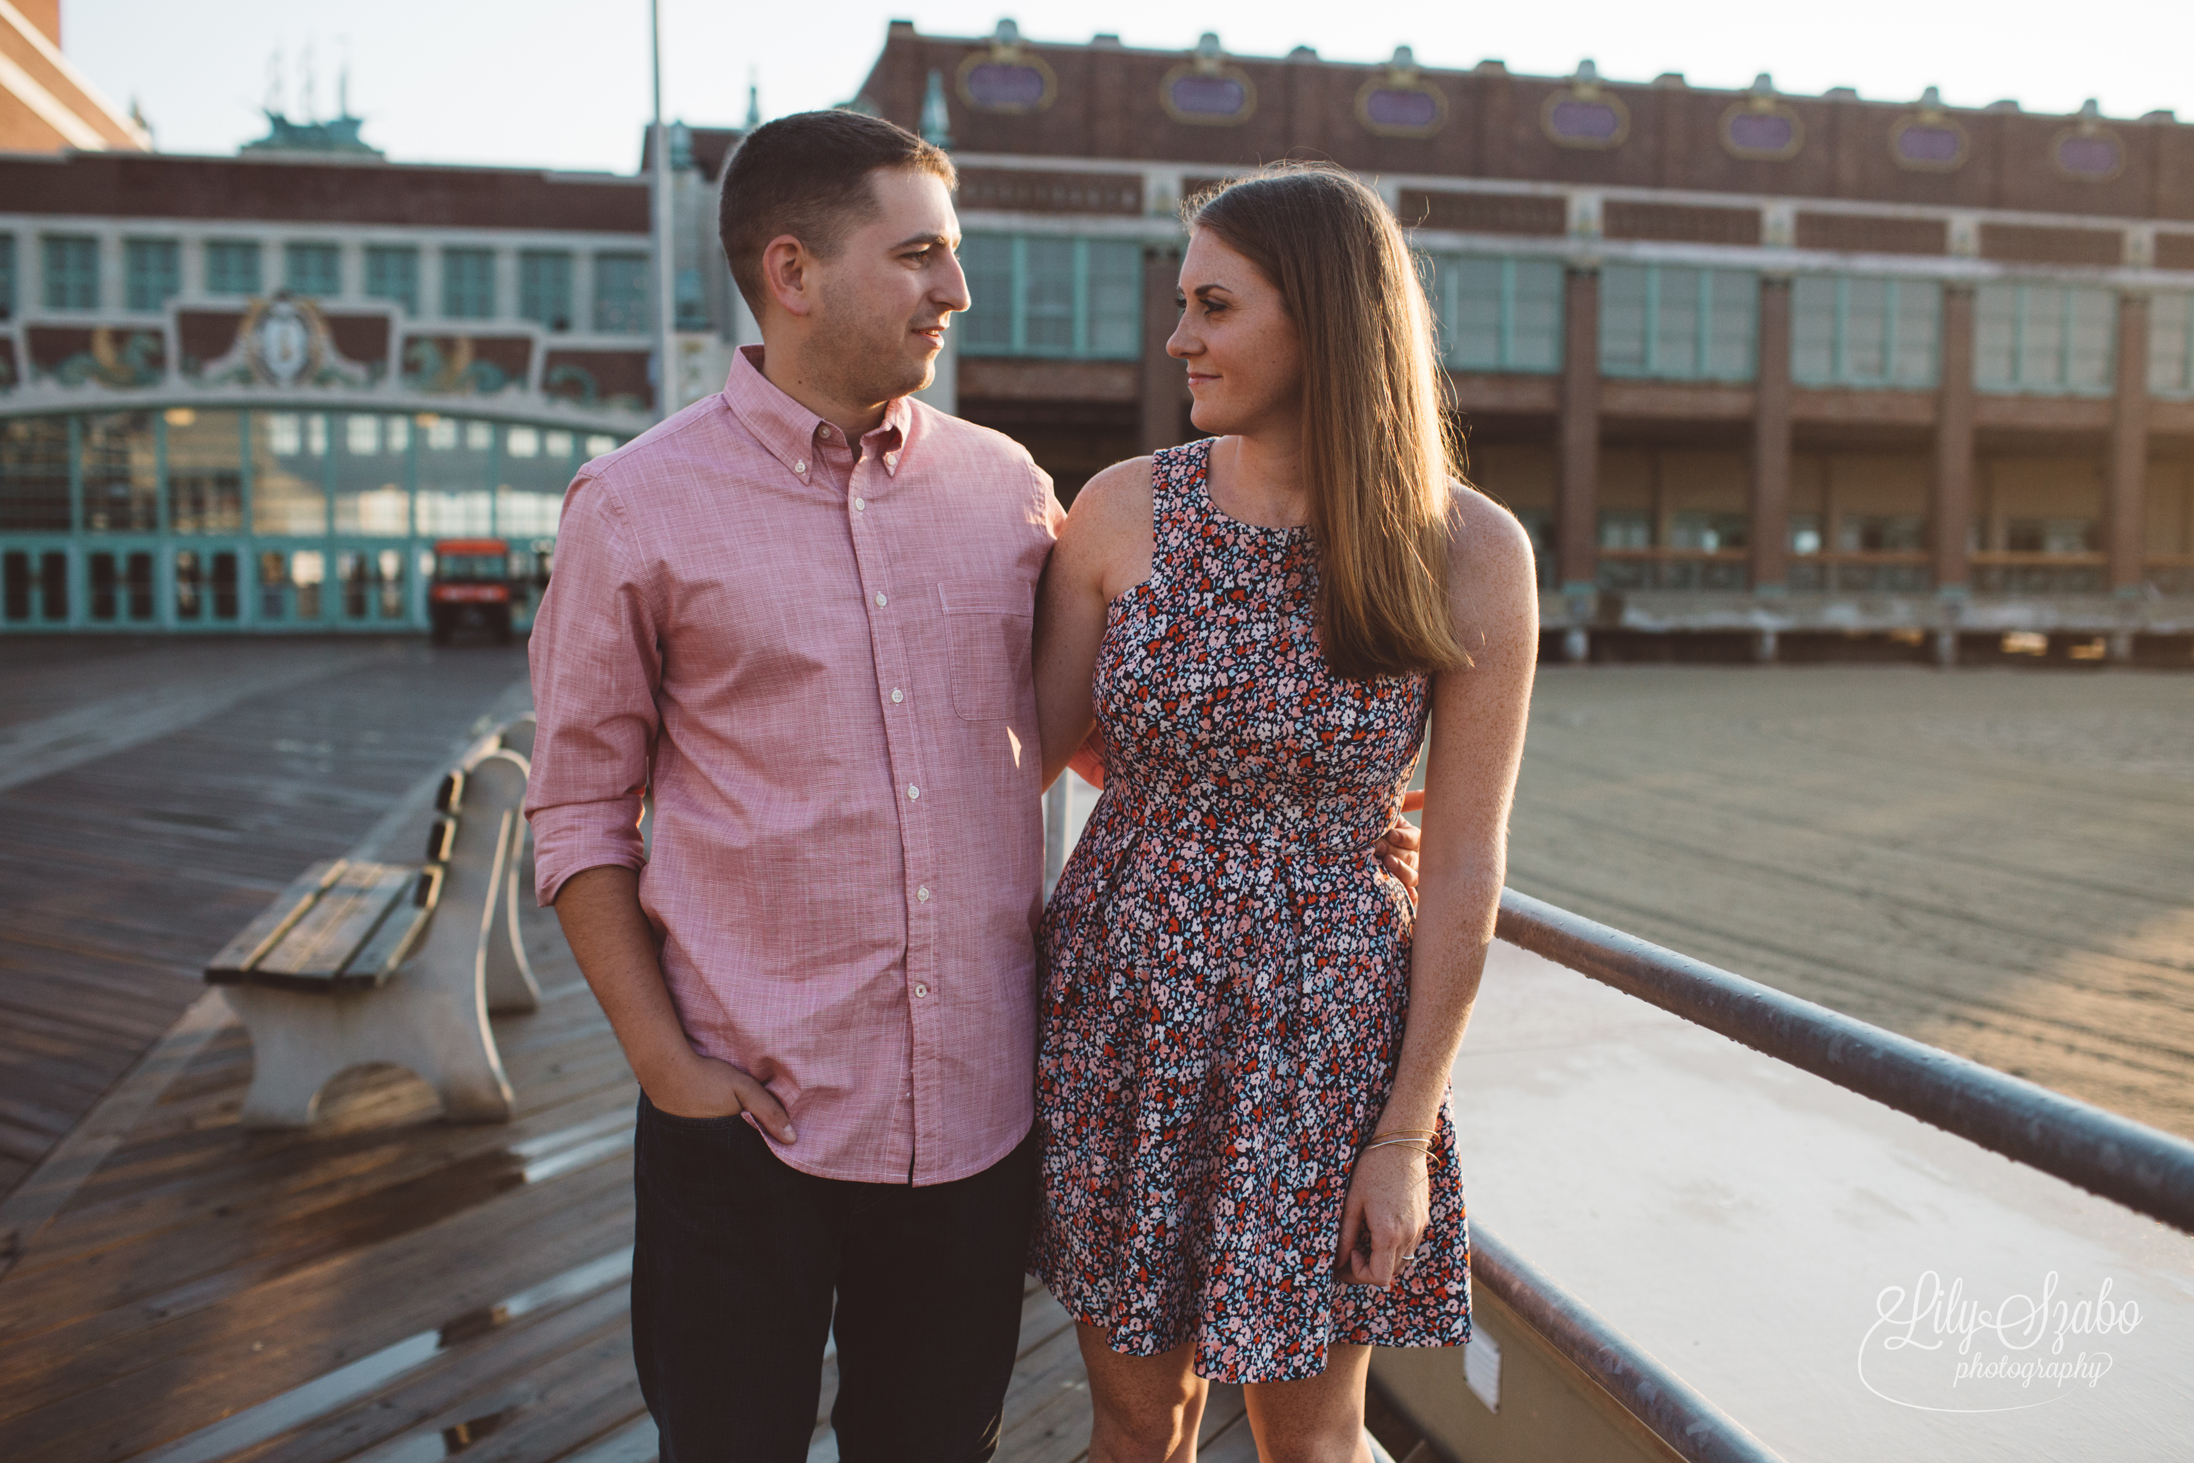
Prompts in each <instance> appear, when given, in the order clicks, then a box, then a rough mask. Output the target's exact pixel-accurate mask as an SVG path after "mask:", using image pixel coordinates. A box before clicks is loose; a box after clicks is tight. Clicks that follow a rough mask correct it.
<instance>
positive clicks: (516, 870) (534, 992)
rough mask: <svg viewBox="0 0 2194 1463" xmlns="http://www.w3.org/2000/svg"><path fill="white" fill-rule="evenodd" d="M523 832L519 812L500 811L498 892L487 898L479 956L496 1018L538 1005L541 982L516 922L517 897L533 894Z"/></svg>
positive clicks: (524, 829)
mask: <svg viewBox="0 0 2194 1463" xmlns="http://www.w3.org/2000/svg"><path fill="white" fill-rule="evenodd" d="M526 835H527V829H526V820H525V815H524V814H523V813H520V812H518V811H517V810H516V809H513V810H511V811H509V812H506V813H504V814H503V828H502V831H501V834H500V836H499V838H498V839H497V843H498V848H497V851H496V859H495V868H496V874H497V879H496V887H497V890H498V892H497V893H496V894H495V895H494V896H493V897H492V898H490V899H489V900H488V921H487V928H486V929H485V930H483V931H482V932H481V938H482V940H483V942H484V943H483V945H482V947H481V955H480V961H481V972H482V978H483V980H484V981H485V983H486V986H487V996H488V1009H489V1010H490V1011H492V1012H494V1013H495V1014H496V1015H498V1016H508V1015H514V1014H518V1013H522V1012H526V1011H538V1010H540V1009H541V984H540V982H539V981H537V980H535V979H534V978H533V962H532V961H530V960H528V959H527V958H526V942H525V935H524V932H523V931H522V929H521V928H520V926H519V924H518V911H519V908H520V900H521V898H523V899H524V900H526V901H527V902H531V900H532V898H533V885H532V883H531V880H530V877H529V867H528V866H529V864H530V863H531V860H529V859H527V858H526V857H525V856H524V854H525V848H526V843H527V836H526Z"/></svg>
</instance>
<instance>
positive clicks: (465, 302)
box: [442, 249, 495, 320]
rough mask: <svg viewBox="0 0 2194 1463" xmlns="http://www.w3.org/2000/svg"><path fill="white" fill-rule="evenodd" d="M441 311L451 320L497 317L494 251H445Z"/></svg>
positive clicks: (443, 253)
mask: <svg viewBox="0 0 2194 1463" xmlns="http://www.w3.org/2000/svg"><path fill="white" fill-rule="evenodd" d="M442 314H443V316H444V317H445V318H447V319H451V320H489V319H493V318H494V315H495V251H494V250H492V249H444V250H443V251H442Z"/></svg>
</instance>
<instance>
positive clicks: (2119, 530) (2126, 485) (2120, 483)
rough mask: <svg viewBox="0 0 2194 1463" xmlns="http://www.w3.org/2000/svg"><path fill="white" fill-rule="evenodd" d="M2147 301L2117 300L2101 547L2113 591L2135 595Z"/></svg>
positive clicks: (2143, 465) (2141, 519)
mask: <svg viewBox="0 0 2194 1463" xmlns="http://www.w3.org/2000/svg"><path fill="white" fill-rule="evenodd" d="M2147 487H2148V297H2147V296H2146V295H2137V294H2131V293H2128V294H2123V295H2120V296H2119V297H2118V394H2117V401H2116V403H2115V409H2114V410H2113V411H2112V413H2111V420H2110V478H2109V486H2108V489H2107V491H2106V492H2105V493H2104V495H2103V548H2104V551H2105V552H2107V553H2108V554H2109V556H2110V590H2111V593H2113V594H2135V593H2138V592H2139V590H2140V586H2141V557H2142V554H2143V552H2144V550H2146V548H2147V546H2148V545H2147V539H2148V516H2147V503H2146V498H2147Z"/></svg>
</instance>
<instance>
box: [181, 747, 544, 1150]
mask: <svg viewBox="0 0 2194 1463" xmlns="http://www.w3.org/2000/svg"><path fill="white" fill-rule="evenodd" d="M531 744H532V718H531V717H527V718H523V724H522V725H521V724H517V723H514V724H512V725H511V726H507V727H505V728H503V729H502V730H500V731H498V732H496V733H493V734H490V735H489V736H487V737H484V738H482V739H481V740H480V741H479V742H476V743H474V744H473V746H472V747H471V748H470V749H468V750H467V751H466V753H465V756H464V759H463V761H462V763H461V764H460V765H459V766H458V767H457V768H456V769H455V770H453V771H452V772H450V773H449V775H448V776H446V777H445V778H443V780H442V786H441V789H440V792H439V793H438V795H437V797H436V800H435V806H436V810H437V812H438V813H439V814H440V816H439V817H437V818H436V820H435V822H434V825H433V827H432V829H431V830H430V832H429V834H428V839H427V849H426V861H425V862H424V863H423V864H385V863H378V862H374V861H370V860H364V859H330V860H328V861H326V862H324V863H319V864H315V865H313V867H312V868H310V869H308V870H306V871H305V873H304V874H303V875H302V876H301V877H300V878H299V879H298V880H297V882H295V883H294V884H292V885H290V887H289V888H287V889H285V890H284V891H283V892H282V894H281V895H280V896H279V897H277V898H276V899H275V901H274V902H273V903H272V904H270V905H268V906H267V908H266V909H265V910H264V911H263V912H262V913H261V914H260V915H259V916H258V918H256V919H254V920H253V921H252V922H251V923H250V924H249V925H247V926H245V928H244V929H243V931H242V932H241V933H240V934H238V935H237V936H236V938H235V939H233V940H231V941H230V942H229V943H228V945H227V946H226V947H225V948H223V949H222V951H221V953H220V954H218V955H216V956H215V957H214V958H213V960H212V961H211V962H210V963H209V964H208V965H207V967H206V979H207V981H209V982H210V983H212V984H215V985H219V986H222V987H224V988H225V989H226V995H227V999H228V1002H229V1005H230V1006H231V1007H232V1008H233V1009H234V1010H235V1011H236V1013H237V1015H238V1016H239V1017H240V1018H241V1019H242V1021H243V1023H244V1026H245V1028H246V1029H247V1030H248V1031H249V1032H250V1033H251V1042H252V1057H253V1072H252V1082H251V1091H250V1093H249V1095H248V1096H247V1097H246V1099H245V1102H244V1112H243V1120H244V1122H245V1124H246V1125H247V1126H251V1127H274V1128H296V1127H305V1126H307V1125H309V1124H310V1123H311V1122H312V1120H313V1116H314V1114H315V1112H316V1111H317V1109H318V1107H319V1102H320V1091H321V1089H322V1088H323V1087H325V1086H326V1085H327V1083H328V1080H329V1079H330V1078H332V1077H334V1076H335V1075H336V1074H337V1073H339V1072H342V1071H344V1070H346V1069H347V1068H350V1067H355V1066H360V1065H363V1064H366V1063H369V1062H387V1063H391V1064H394V1065H396V1066H400V1067H407V1068H409V1069H410V1070H411V1071H413V1072H415V1073H417V1074H418V1075H419V1076H420V1077H421V1078H423V1079H425V1080H426V1081H427V1082H428V1083H430V1084H431V1085H432V1086H433V1087H434V1088H435V1089H436V1090H437V1091H438V1092H439V1093H440V1094H441V1096H442V1108H443V1116H444V1117H445V1118H447V1119H448V1120H450V1121H452V1122H502V1121H506V1120H508V1118H509V1117H510V1115H511V1090H510V1082H509V1079H507V1078H506V1077H505V1076H504V1075H503V1064H502V1059H501V1057H500V1056H499V1055H498V1054H497V1052H496V1049H495V1035H494V1032H493V1030H492V1029H491V1028H490V1027H489V1025H488V1014H489V1013H490V1012H495V1013H498V1014H500V1013H504V1012H519V1011H531V1010H534V1009H535V1008H536V1007H538V1006H539V1005H540V1001H541V991H540V987H539V985H538V984H537V983H536V982H535V980H534V976H533V970H532V967H531V965H530V963H529V962H528V961H527V959H526V953H525V943H524V940H523V938H522V936H521V934H520V929H519V924H518V915H519V911H520V910H521V909H522V908H524V907H525V901H526V900H528V899H530V897H531V894H532V881H531V862H532V860H531V859H530V857H528V856H527V848H526V844H527V837H526V833H527V829H526V822H525V815H524V812H523V806H522V805H523V803H524V801H525V793H526V775H527V771H528V766H527V762H526V759H525V757H524V756H523V755H522V754H521V753H520V752H518V751H517V750H515V748H516V747H519V746H523V747H526V748H528V749H530V747H531Z"/></svg>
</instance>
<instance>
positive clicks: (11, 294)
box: [0, 234, 15, 320]
mask: <svg viewBox="0 0 2194 1463" xmlns="http://www.w3.org/2000/svg"><path fill="white" fill-rule="evenodd" d="M14 318H15V235H13V234H0V320H12V319H14Z"/></svg>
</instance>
